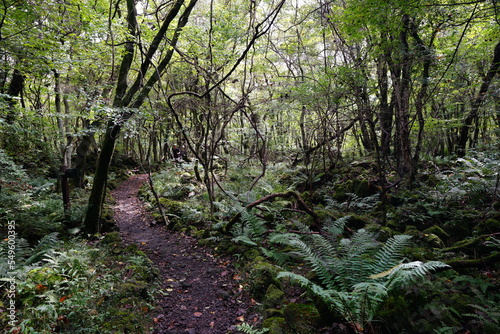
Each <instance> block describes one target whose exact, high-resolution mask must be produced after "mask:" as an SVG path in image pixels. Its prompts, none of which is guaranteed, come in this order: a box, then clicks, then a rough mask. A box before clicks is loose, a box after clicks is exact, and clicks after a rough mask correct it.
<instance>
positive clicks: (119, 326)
mask: <svg viewBox="0 0 500 334" xmlns="http://www.w3.org/2000/svg"><path fill="white" fill-rule="evenodd" d="M0 249H1V250H2V251H1V253H0V257H1V258H2V263H3V262H4V260H5V259H6V253H5V249H6V242H5V241H4V242H2V244H1V245H0ZM16 256H17V257H16V268H15V270H14V272H15V273H16V275H15V277H12V276H11V275H9V272H11V270H8V268H6V267H1V268H0V271H1V272H0V274H1V277H2V279H1V282H2V286H3V287H5V286H6V285H7V284H11V283H10V282H11V281H12V279H14V282H15V285H16V287H17V291H16V294H15V298H16V304H15V306H16V313H15V316H16V319H17V320H18V322H17V324H16V326H14V327H12V326H10V324H9V322H10V321H11V319H9V318H8V317H7V313H8V312H2V313H0V324H1V326H2V327H4V328H10V330H7V333H49V332H50V333H51V332H60V333H116V332H122V333H123V332H132V333H147V332H148V331H149V327H150V326H151V323H150V320H149V319H150V317H148V316H147V315H148V313H149V311H150V310H151V309H152V308H153V307H154V306H153V305H154V300H153V298H152V289H153V287H154V285H155V281H156V275H157V273H156V270H155V269H154V268H153V266H152V263H151V262H150V260H149V259H148V258H147V257H146V255H145V254H143V253H142V252H140V251H138V250H137V248H135V247H129V248H128V249H126V248H123V247H121V246H120V244H119V241H118V240H117V239H116V238H104V239H103V240H102V241H100V242H98V243H94V244H89V243H87V242H84V241H82V240H77V239H74V240H71V241H68V242H62V241H60V240H58V238H57V235H56V234H49V235H47V236H46V237H44V238H42V239H41V240H40V242H39V243H38V245H37V246H36V247H34V248H30V247H29V246H27V243H26V241H25V240H24V239H19V241H18V243H17V249H16ZM2 290H4V289H2ZM8 297H9V296H8V294H7V293H2V295H1V305H0V306H1V307H5V306H2V305H9V303H10V299H11V298H8Z"/></svg>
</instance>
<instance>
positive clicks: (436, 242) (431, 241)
mask: <svg viewBox="0 0 500 334" xmlns="http://www.w3.org/2000/svg"><path fill="white" fill-rule="evenodd" d="M423 240H424V241H425V242H426V243H427V244H428V245H429V246H431V247H434V248H443V247H444V242H443V240H441V238H440V237H438V236H437V235H435V234H434V233H424V235H423Z"/></svg>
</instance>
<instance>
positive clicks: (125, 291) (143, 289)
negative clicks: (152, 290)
mask: <svg viewBox="0 0 500 334" xmlns="http://www.w3.org/2000/svg"><path fill="white" fill-rule="evenodd" d="M147 287H148V285H147V284H146V282H143V281H136V280H129V281H126V282H123V283H119V284H117V285H116V286H115V288H114V290H113V292H114V294H115V295H116V296H117V297H118V298H127V297H130V296H141V297H143V298H146V299H148V298H149V296H148V290H147Z"/></svg>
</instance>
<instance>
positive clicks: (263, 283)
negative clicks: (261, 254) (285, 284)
mask: <svg viewBox="0 0 500 334" xmlns="http://www.w3.org/2000/svg"><path fill="white" fill-rule="evenodd" d="M279 272H280V270H279V268H278V267H276V266H274V265H272V264H270V263H268V262H264V261H259V258H257V260H256V261H254V262H253V263H252V264H250V270H249V275H248V290H249V292H250V294H251V295H252V297H253V298H255V299H256V300H258V301H263V300H264V298H265V295H266V292H267V289H268V288H269V286H270V285H275V286H278V287H279V286H281V285H280V282H279V281H278V280H277V279H276V276H277V275H278V273H279Z"/></svg>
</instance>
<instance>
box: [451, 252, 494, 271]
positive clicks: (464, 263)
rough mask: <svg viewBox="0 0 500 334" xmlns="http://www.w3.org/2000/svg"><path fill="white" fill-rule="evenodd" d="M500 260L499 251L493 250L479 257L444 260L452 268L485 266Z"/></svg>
mask: <svg viewBox="0 0 500 334" xmlns="http://www.w3.org/2000/svg"><path fill="white" fill-rule="evenodd" d="M498 261H500V252H494V253H492V254H490V255H488V256H485V257H482V258H480V259H474V260H449V261H445V263H446V264H447V265H450V266H451V267H453V269H459V268H481V267H486V266H487V265H490V264H496V263H498Z"/></svg>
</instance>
